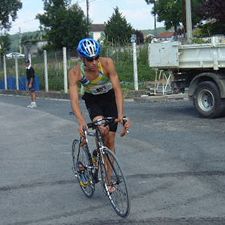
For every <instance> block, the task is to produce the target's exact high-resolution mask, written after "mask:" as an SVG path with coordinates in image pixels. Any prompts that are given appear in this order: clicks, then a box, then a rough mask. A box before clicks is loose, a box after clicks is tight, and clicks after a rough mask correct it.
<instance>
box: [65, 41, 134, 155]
mask: <svg viewBox="0 0 225 225" xmlns="http://www.w3.org/2000/svg"><path fill="white" fill-rule="evenodd" d="M100 51H101V46H100V44H99V43H98V42H97V41H95V40H94V39H92V38H85V39H82V40H81V41H80V42H79V44H78V47H77V52H78V54H79V56H80V58H81V60H82V63H81V64H79V65H77V66H75V67H74V68H72V69H71V70H70V71H69V89H70V99H71V106H72V110H73V112H74V113H75V115H76V117H77V119H78V122H79V131H80V134H81V135H82V134H83V129H84V128H87V123H86V121H85V118H84V115H83V114H82V112H81V108H80V104H79V92H78V89H79V88H78V85H79V84H81V85H82V86H83V92H84V93H83V95H82V99H83V100H84V101H85V105H86V108H87V110H88V112H89V116H90V119H91V120H92V121H95V120H98V119H101V118H103V117H110V116H111V117H116V118H118V122H119V123H122V124H123V125H124V127H123V130H122V132H121V136H123V135H125V134H126V133H127V130H128V129H129V127H130V121H129V120H124V118H125V112H124V99H123V93H122V88H121V86H120V80H119V76H118V74H117V71H116V68H115V65H114V63H113V60H112V59H111V58H108V57H100ZM123 121H125V123H123ZM116 130H117V124H113V125H109V127H108V128H106V127H104V128H102V133H103V135H104V137H105V144H106V146H107V147H108V148H109V149H111V150H112V151H114V152H115V136H116V135H115V133H116Z"/></svg>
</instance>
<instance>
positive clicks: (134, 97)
mask: <svg viewBox="0 0 225 225" xmlns="http://www.w3.org/2000/svg"><path fill="white" fill-rule="evenodd" d="M36 93H37V96H38V97H39V98H52V99H68V100H69V99H70V97H69V94H67V93H62V92H57V91H50V92H45V91H37V92H36ZM144 93H145V92H144V91H143V90H141V91H127V92H126V93H125V94H124V96H125V100H126V101H135V102H159V101H172V100H174V101H177V100H188V95H187V93H184V94H170V95H154V96H149V95H145V94H144ZM0 94H3V95H18V96H29V92H28V91H20V90H0Z"/></svg>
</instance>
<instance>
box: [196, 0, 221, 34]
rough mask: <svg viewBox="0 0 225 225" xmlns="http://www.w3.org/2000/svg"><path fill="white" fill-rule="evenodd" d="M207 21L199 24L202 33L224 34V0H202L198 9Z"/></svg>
mask: <svg viewBox="0 0 225 225" xmlns="http://www.w3.org/2000/svg"><path fill="white" fill-rule="evenodd" d="M198 12H199V14H200V16H202V18H203V20H206V21H208V23H206V24H203V25H202V26H201V31H202V35H207V36H211V35H214V34H225V1H224V0H207V1H204V2H203V4H202V6H201V8H200V10H199V11H198Z"/></svg>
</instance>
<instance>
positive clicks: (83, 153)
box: [72, 139, 95, 198]
mask: <svg viewBox="0 0 225 225" xmlns="http://www.w3.org/2000/svg"><path fill="white" fill-rule="evenodd" d="M72 159H73V172H74V175H75V177H76V178H77V180H78V183H79V186H80V188H81V190H82V191H83V193H84V194H85V196H86V197H88V198H91V197H92V196H93V194H94V191H95V183H94V182H93V177H92V172H91V169H90V164H91V163H90V160H89V150H88V145H87V144H84V145H81V143H80V142H79V141H78V140H76V139H75V140H74V141H73V144H72ZM80 163H82V165H83V167H84V170H83V171H82V178H83V179H81V172H80V168H79V164H80ZM84 179H85V182H84V181H83V180H84Z"/></svg>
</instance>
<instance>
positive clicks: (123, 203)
mask: <svg viewBox="0 0 225 225" xmlns="http://www.w3.org/2000/svg"><path fill="white" fill-rule="evenodd" d="M115 121H116V120H115V118H113V117H106V118H103V119H100V120H97V121H94V122H92V123H88V124H87V126H88V128H89V129H88V130H85V131H84V136H83V137H80V139H79V140H78V139H75V140H74V141H73V144H72V159H73V172H74V175H75V177H76V178H77V180H78V182H79V185H80V188H81V190H82V191H83V193H84V194H85V195H86V196H87V197H88V198H91V197H92V196H93V194H94V191H95V185H96V184H97V183H98V182H99V181H100V183H101V184H102V186H103V190H104V192H105V194H106V196H107V197H108V199H109V200H110V203H111V205H112V207H113V208H114V210H115V211H116V213H117V214H118V215H119V216H121V217H127V216H128V215H129V211H130V200H129V196H128V190H127V185H126V180H125V177H124V175H123V171H122V169H121V167H120V165H119V162H118V159H117V157H116V156H115V154H114V153H113V152H112V151H111V150H110V149H109V148H107V147H106V146H105V144H104V137H103V135H102V134H101V128H100V127H101V126H107V125H109V124H110V123H115ZM90 129H92V131H90ZM88 136H89V137H90V136H92V137H93V138H94V140H95V144H94V146H89V143H88ZM90 147H92V148H94V150H93V152H92V151H90Z"/></svg>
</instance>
